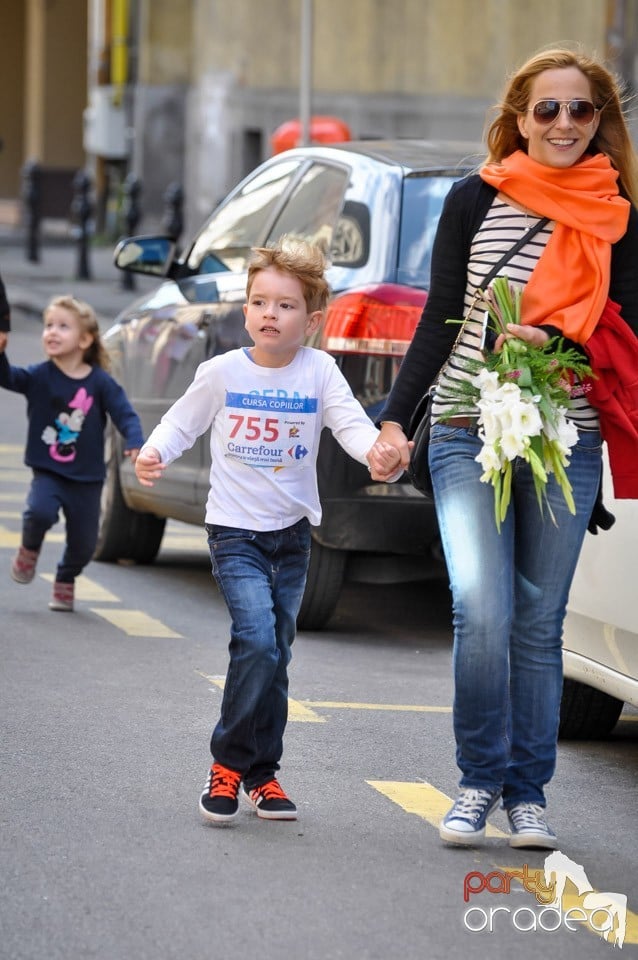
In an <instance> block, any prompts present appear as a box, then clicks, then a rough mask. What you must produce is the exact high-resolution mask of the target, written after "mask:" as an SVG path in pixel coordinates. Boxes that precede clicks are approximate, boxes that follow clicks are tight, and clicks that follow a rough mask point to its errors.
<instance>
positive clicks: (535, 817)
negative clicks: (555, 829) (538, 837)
mask: <svg viewBox="0 0 638 960" xmlns="http://www.w3.org/2000/svg"><path fill="white" fill-rule="evenodd" d="M508 813H509V817H510V820H511V821H512V823H513V824H514V828H515V829H516V830H518V831H523V830H536V831H537V832H538V831H540V832H541V833H551V830H550V829H549V827H548V826H547V824H546V823H545V810H544V809H543V807H541V806H539V805H538V804H537V803H517V804H516V806H515V807H512V809H511V810H508Z"/></svg>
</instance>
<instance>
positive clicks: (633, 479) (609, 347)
mask: <svg viewBox="0 0 638 960" xmlns="http://www.w3.org/2000/svg"><path fill="white" fill-rule="evenodd" d="M585 350H586V352H587V356H588V357H589V363H590V366H591V368H592V371H593V372H594V374H595V377H592V378H590V379H589V380H588V383H589V385H590V391H589V393H588V394H587V397H588V399H589V401H590V403H591V405H592V406H593V407H595V408H596V409H597V410H598V415H599V418H600V432H601V434H602V436H603V439H604V440H605V441H606V443H607V449H608V451H609V466H610V467H611V475H612V479H613V483H614V496H615V497H616V499H618V500H636V499H638V337H636V335H635V333H634V332H633V330H632V329H631V327H630V326H629V325H628V324H627V323H625V321H624V320H623V319H622V317H621V316H620V306H619V305H618V304H617V303H614V301H613V300H607V303H606V304H605V309H604V310H603V313H602V316H601V318H600V320H599V321H598V324H597V326H596V329H595V330H594V332H593V333H592V335H591V337H590V338H589V340H588V341H587V342H586V343H585Z"/></svg>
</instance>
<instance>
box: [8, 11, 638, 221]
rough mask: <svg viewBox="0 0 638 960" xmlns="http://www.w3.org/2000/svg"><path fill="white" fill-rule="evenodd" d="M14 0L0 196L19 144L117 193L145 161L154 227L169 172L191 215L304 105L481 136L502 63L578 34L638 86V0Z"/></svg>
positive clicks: (450, 134) (365, 129)
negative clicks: (13, 77)
mask: <svg viewBox="0 0 638 960" xmlns="http://www.w3.org/2000/svg"><path fill="white" fill-rule="evenodd" d="M5 6H6V5H5ZM13 6H14V7H15V9H13V11H12V13H11V15H10V17H9V20H7V25H8V26H9V27H10V29H11V31H12V32H13V35H14V36H15V38H16V42H15V44H9V47H10V49H11V54H12V56H13V58H14V62H13V63H12V66H11V70H12V72H14V74H16V73H17V74H18V75H21V76H22V77H23V78H24V82H23V84H22V85H20V84H18V87H19V88H20V89H19V90H18V96H17V97H11V98H10V97H9V95H8V93H7V86H6V84H0V91H2V92H0V103H1V104H2V105H3V109H2V111H1V112H0V117H5V118H10V120H8V121H7V122H6V123H4V121H3V123H4V126H5V129H2V130H0V138H1V139H2V140H3V141H4V142H5V149H4V150H3V151H2V152H0V202H1V201H2V200H3V199H4V200H5V201H7V200H8V201H10V200H11V199H12V197H13V198H15V195H16V191H18V190H19V171H20V167H21V164H22V163H24V162H25V161H26V160H27V159H33V158H35V159H37V160H38V161H39V162H41V163H44V164H46V165H53V166H55V165H59V166H72V165H81V164H83V165H85V166H87V167H88V168H89V170H91V171H92V172H93V174H94V176H95V182H96V188H97V192H98V194H100V195H103V196H105V197H107V199H108V201H109V202H111V203H114V202H115V203H117V202H118V195H119V186H120V185H121V183H122V181H123V179H124V177H125V176H126V175H127V174H129V173H130V174H133V175H135V176H137V177H138V178H139V181H140V182H141V184H142V198H141V204H142V208H143V210H144V214H145V217H144V219H145V225H146V226H154V225H156V224H158V223H159V221H160V219H161V216H162V209H163V197H164V193H165V191H166V189H167V187H168V185H170V184H171V183H174V182H179V183H181V184H182V185H183V187H184V191H185V198H186V200H185V221H186V230H187V231H188V232H190V231H192V230H193V229H196V228H197V227H198V226H199V225H200V224H201V222H202V220H203V219H204V218H205V217H206V215H207V214H208V213H209V211H210V210H211V208H212V207H213V206H214V205H215V204H216V202H217V201H218V200H219V199H220V198H221V197H223V196H224V195H225V193H226V192H227V191H228V189H229V188H230V187H231V186H233V185H234V184H235V183H237V182H238V180H239V179H241V178H242V177H243V176H244V175H245V174H247V173H248V172H249V171H250V170H252V169H253V168H254V167H255V166H256V165H257V164H258V163H259V162H261V161H262V160H263V159H265V158H266V157H268V156H270V155H271V153H272V152H273V145H272V136H273V133H274V132H275V131H276V130H277V128H278V127H279V126H280V125H281V124H282V123H283V122H285V121H287V120H290V119H292V118H296V117H299V116H300V113H301V114H303V110H304V109H306V110H307V109H308V108H309V109H310V111H311V113H312V114H313V115H327V116H333V117H338V118H339V119H340V120H342V121H343V122H345V124H346V125H347V127H348V128H349V130H350V132H351V135H352V137H353V138H358V137H364V138H371V137H381V138H384V137H426V138H446V139H464V140H467V139H470V140H477V141H478V140H480V139H481V137H482V133H483V129H484V123H485V117H486V110H487V109H488V108H489V106H490V105H491V104H493V103H494V102H496V101H497V100H498V97H499V94H500V91H501V88H502V86H503V84H504V82H505V78H506V75H507V74H508V73H509V72H510V71H511V70H512V69H514V68H515V67H516V66H517V65H518V64H519V63H520V62H521V61H523V60H524V59H525V58H526V57H528V56H529V55H530V54H531V53H533V52H534V51H536V50H538V49H539V48H541V47H545V46H549V45H556V44H569V45H573V44H575V43H580V44H582V46H583V47H584V48H585V49H587V50H588V51H593V52H595V53H597V54H598V55H600V56H601V57H604V58H606V59H607V61H608V63H609V64H610V65H611V66H612V67H613V68H614V69H615V70H616V71H617V72H618V73H619V74H621V75H622V76H623V77H624V78H625V79H626V81H627V83H628V84H629V86H630V87H632V86H633V78H634V74H635V64H634V60H635V56H636V45H635V38H636V33H637V21H638V0H481V2H480V3H479V2H477V0H392V2H390V0H348V2H347V3H344V2H343V0H233V2H232V3H229V2H228V0H180V2H178V3H176V2H175V0H25V3H24V7H23V9H22V8H21V5H19V4H18V5H13ZM2 17H3V18H6V14H5V12H3V14H2ZM9 21H10V22H9ZM70 22H72V23H73V24H74V28H73V30H70V29H69V26H68V24H69V23H70ZM52 46H53V47H54V48H55V49H56V50H57V51H58V53H59V52H60V50H62V51H63V53H62V57H63V60H64V70H62V71H60V70H59V60H56V59H55V57H53V56H52V53H53V50H52V49H51V47H52ZM43 52H44V53H45V54H46V56H45V57H44V59H42V57H41V54H42V53H43ZM0 69H2V70H5V72H6V70H7V67H6V65H5V66H2V67H0ZM58 73H60V76H58ZM14 89H15V85H14ZM304 91H305V96H306V99H305V100H304V99H303V95H304ZM2 98H4V99H2ZM6 130H10V131H11V135H10V137H8V136H7V133H6ZM54 134H55V135H54ZM9 140H10V145H9V143H8V141H9ZM20 143H21V144H22V147H21V148H20V146H19V144H20Z"/></svg>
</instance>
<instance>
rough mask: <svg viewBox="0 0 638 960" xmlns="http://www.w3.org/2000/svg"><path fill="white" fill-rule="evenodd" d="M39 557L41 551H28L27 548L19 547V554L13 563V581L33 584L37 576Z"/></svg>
mask: <svg viewBox="0 0 638 960" xmlns="http://www.w3.org/2000/svg"><path fill="white" fill-rule="evenodd" d="M39 556H40V551H39V550H27V548H26V547H18V552H17V553H16V555H15V557H14V558H13V560H12V561H11V577H12V579H13V580H15V582H16V583H31V581H32V580H33V578H34V576H35V568H36V564H37V562H38V557H39Z"/></svg>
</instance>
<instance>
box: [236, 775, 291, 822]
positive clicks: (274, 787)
mask: <svg viewBox="0 0 638 960" xmlns="http://www.w3.org/2000/svg"><path fill="white" fill-rule="evenodd" d="M244 797H245V798H246V800H247V801H248V803H249V804H250V805H251V807H252V808H253V810H255V811H256V813H257V816H258V817H261V818H262V820H296V819H297V808H296V806H295V805H294V803H293V802H292V800H291V799H290V798H289V797H287V796H286V794H285V793H284V791H283V790H282V789H281V785H280V783H279V781H278V780H276V779H275V778H274V777H273V778H272V780H268V782H267V783H261V784H260V785H259V786H258V787H251V788H248V787H247V786H246V785H245V784H244Z"/></svg>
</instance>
